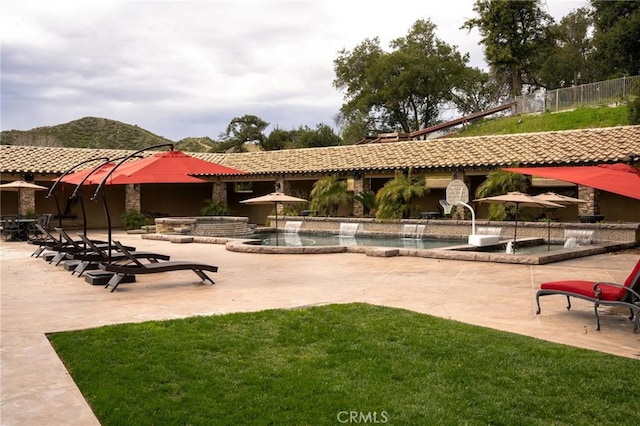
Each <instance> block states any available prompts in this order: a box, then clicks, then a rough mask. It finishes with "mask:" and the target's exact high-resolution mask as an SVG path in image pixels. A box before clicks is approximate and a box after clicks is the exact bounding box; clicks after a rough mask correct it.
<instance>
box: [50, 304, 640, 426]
mask: <svg viewBox="0 0 640 426" xmlns="http://www.w3.org/2000/svg"><path fill="white" fill-rule="evenodd" d="M630 338H631V336H630ZM49 339H50V341H51V343H52V344H53V346H54V348H55V349H56V351H57V352H58V354H59V355H60V357H61V358H62V360H63V362H64V363H65V365H66V366H67V368H68V370H69V372H70V373H71V375H72V377H73V378H74V380H75V382H76V383H77V384H78V386H79V388H80V390H81V391H82V393H83V394H84V395H85V397H86V398H87V400H88V401H89V403H90V404H91V406H92V408H93V410H94V412H95V413H96V415H97V417H98V419H99V420H100V422H101V423H102V424H103V425H151V424H155V425H165V424H166V425H187V424H192V425H196V424H197V425H215V424H220V425H251V424H256V425H267V424H273V425H332V424H343V423H346V424H353V423H356V422H354V421H353V420H358V422H359V423H366V421H368V423H374V420H376V422H377V423H386V424H394V425H431V424H434V425H435V424H439V425H440V424H448V425H460V424H504V425H515V424H518V425H522V424H539V425H549V424H579V425H586V424H599V425H602V424H615V425H623V424H629V425H637V424H640V410H639V409H638V398H639V397H640V394H639V393H638V390H639V386H638V374H637V372H638V371H639V369H640V362H639V361H636V360H632V359H626V358H621V357H615V356H612V355H606V354H602V353H597V352H593V351H587V350H582V349H576V348H573V347H568V346H563V345H557V344H552V343H548V342H545V341H541V340H537V339H532V338H529V337H524V336H519V335H515V334H510V333H504V332H500V331H495V330H491V329H486V328H481V327H476V326H470V325H466V324H462V323H458V322H454V321H449V320H444V319H439V318H435V317H431V316H428V315H423V314H418V313H414V312H409V311H405V310H400V309H392V308H385V307H378V306H371V305H364V304H348V305H331V306H324V307H315V308H308V309H298V310H273V311H263V312H257V313H240V314H230V315H222V316H211V317H197V318H189V319H185V320H171V321H158V322H146V323H142V324H124V325H115V326H108V327H101V328H96V329H89V330H81V331H71V332H62V333H54V334H51V335H50V336H49ZM350 416H354V417H352V418H350ZM345 420H351V421H350V422H345ZM365 420H366V421H365Z"/></svg>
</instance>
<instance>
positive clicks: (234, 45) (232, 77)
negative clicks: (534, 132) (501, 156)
mask: <svg viewBox="0 0 640 426" xmlns="http://www.w3.org/2000/svg"><path fill="white" fill-rule="evenodd" d="M587 1H588V0H546V1H543V7H544V9H545V10H546V11H547V12H548V13H549V14H551V16H553V17H554V18H555V19H556V21H559V20H560V19H561V18H562V17H563V16H565V15H566V14H567V13H569V12H570V11H572V10H574V9H577V8H579V7H582V6H584V5H586V4H587ZM473 3H474V0H446V1H437V0H421V1H417V0H386V1H381V0H367V1H354V0H177V1H176V0H174V1H167V0H78V1H65V0H18V1H14V0H0V37H1V42H2V45H1V64H0V65H1V86H0V101H1V107H2V108H1V115H0V127H1V129H2V130H12V129H16V130H29V129H32V128H35V127H41V126H53V125H57V124H63V123H67V122H69V121H73V120H77V119H80V118H82V117H103V118H108V119H112V120H117V121H121V122H124V123H128V124H133V125H137V126H139V127H141V128H144V129H146V130H149V131H151V132H153V133H155V134H157V135H160V136H164V137H166V138H169V139H171V140H174V141H178V140H180V139H183V138H186V137H204V136H208V137H210V138H212V139H214V140H215V139H217V138H218V137H219V135H220V134H221V133H222V132H224V130H225V129H226V127H227V125H228V124H229V123H230V121H231V120H232V119H233V118H234V117H241V116H243V115H246V114H251V115H256V116H258V117H260V118H261V119H263V120H265V121H266V122H268V123H270V126H269V128H267V131H266V133H267V134H268V133H269V132H270V131H271V130H272V129H273V128H276V127H278V128H280V129H284V130H291V129H296V128H298V127H300V126H309V127H311V128H315V127H316V125H318V124H320V123H323V124H328V125H330V126H332V127H334V128H335V123H334V117H335V116H336V114H337V113H338V112H339V110H340V106H341V105H342V103H343V100H344V99H343V96H344V94H343V93H342V92H340V91H339V90H338V89H336V88H335V87H333V84H332V83H333V80H334V79H335V73H334V70H333V61H334V60H335V59H336V58H337V57H338V52H339V51H340V50H342V49H347V50H352V49H353V48H354V47H356V46H357V45H358V44H360V43H361V42H363V41H364V40H365V39H373V38H374V37H378V38H379V39H380V45H381V47H382V48H383V49H385V50H387V51H390V49H389V42H390V41H391V40H393V39H395V38H399V37H404V36H405V35H406V34H407V33H408V31H409V29H410V27H411V25H412V24H413V23H414V22H415V21H417V20H418V19H430V20H431V21H432V22H433V23H434V24H436V26H437V29H436V35H437V37H438V38H440V39H441V40H443V41H445V42H446V43H448V44H451V45H456V46H458V50H459V51H460V52H461V53H463V54H464V53H469V55H470V62H469V65H471V66H476V67H481V68H485V69H486V64H485V62H484V56H483V51H482V46H481V45H480V44H479V41H480V37H479V35H478V33H477V31H476V30H474V31H471V32H469V31H467V30H463V29H460V27H461V26H462V24H463V23H464V22H465V21H466V20H467V19H470V18H473V17H474V16H475V14H474V12H473Z"/></svg>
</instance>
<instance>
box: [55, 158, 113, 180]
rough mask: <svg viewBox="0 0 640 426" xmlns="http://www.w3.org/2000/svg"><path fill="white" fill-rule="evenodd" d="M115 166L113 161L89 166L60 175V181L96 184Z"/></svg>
mask: <svg viewBox="0 0 640 426" xmlns="http://www.w3.org/2000/svg"><path fill="white" fill-rule="evenodd" d="M114 167H115V164H114V163H105V164H102V165H100V166H98V167H89V168H88V169H84V170H80V171H77V172H74V173H69V174H68V175H66V176H64V177H62V178H61V179H60V182H62V183H70V184H73V185H80V184H83V185H97V184H99V183H100V182H102V178H104V176H105V175H106V174H107V173H109V171H110V170H111V169H113V168H114Z"/></svg>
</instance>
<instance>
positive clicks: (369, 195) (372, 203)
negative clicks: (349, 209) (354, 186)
mask: <svg viewBox="0 0 640 426" xmlns="http://www.w3.org/2000/svg"><path fill="white" fill-rule="evenodd" d="M353 199H354V200H355V201H357V202H359V203H360V204H362V206H363V207H364V208H365V213H366V214H369V215H375V212H376V208H377V203H376V193H375V192H373V191H371V190H369V191H364V192H361V193H359V194H358V195H355V196H354V197H353Z"/></svg>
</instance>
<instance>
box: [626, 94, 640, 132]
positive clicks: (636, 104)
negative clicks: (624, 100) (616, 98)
mask: <svg viewBox="0 0 640 426" xmlns="http://www.w3.org/2000/svg"><path fill="white" fill-rule="evenodd" d="M639 92H640V91H639ZM628 108H629V109H628V114H629V124H640V94H639V95H636V97H635V98H634V99H633V100H632V101H629V104H628Z"/></svg>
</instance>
